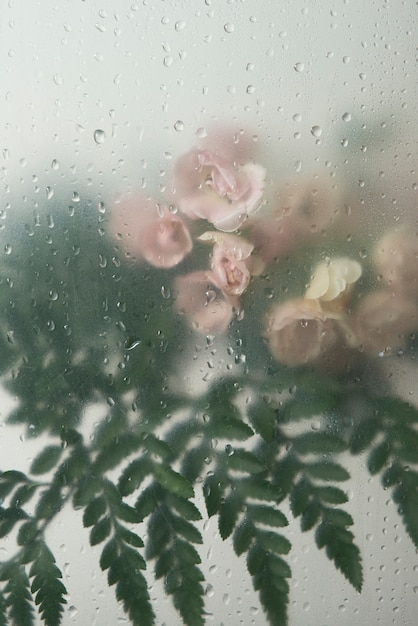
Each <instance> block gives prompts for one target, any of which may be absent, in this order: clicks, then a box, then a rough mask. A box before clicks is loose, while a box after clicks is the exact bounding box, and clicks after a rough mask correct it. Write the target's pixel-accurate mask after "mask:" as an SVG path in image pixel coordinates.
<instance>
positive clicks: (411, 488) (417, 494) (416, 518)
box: [393, 470, 418, 548]
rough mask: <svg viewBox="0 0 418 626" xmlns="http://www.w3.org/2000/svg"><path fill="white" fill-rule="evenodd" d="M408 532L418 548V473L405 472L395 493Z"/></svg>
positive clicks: (395, 499)
mask: <svg viewBox="0 0 418 626" xmlns="http://www.w3.org/2000/svg"><path fill="white" fill-rule="evenodd" d="M393 500H394V502H396V503H397V504H398V505H399V509H398V511H399V514H400V515H401V517H402V520H403V523H404V525H405V528H406V531H407V533H408V535H409V536H410V538H411V540H412V542H413V543H414V545H415V547H416V548H418V472H413V471H411V470H409V471H405V470H404V472H403V476H402V481H401V483H400V484H399V485H398V486H397V487H396V488H395V489H394V491H393Z"/></svg>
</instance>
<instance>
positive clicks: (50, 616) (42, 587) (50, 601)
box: [29, 541, 67, 626]
mask: <svg viewBox="0 0 418 626" xmlns="http://www.w3.org/2000/svg"><path fill="white" fill-rule="evenodd" d="M29 577H30V578H32V584H31V592H32V593H33V594H36V595H35V603H36V605H37V607H38V611H39V614H40V616H41V618H42V620H43V621H44V622H45V626H59V624H60V623H61V615H62V612H63V605H64V604H66V602H67V601H66V599H65V597H64V595H65V594H66V593H67V590H66V589H65V587H64V585H63V583H62V582H61V578H62V574H61V572H60V570H59V569H58V567H57V566H56V564H55V559H54V557H53V555H52V553H51V551H50V550H49V549H48V547H47V546H46V544H45V543H44V542H42V541H39V542H38V545H37V554H36V558H35V559H34V560H33V563H32V565H31V568H30V571H29Z"/></svg>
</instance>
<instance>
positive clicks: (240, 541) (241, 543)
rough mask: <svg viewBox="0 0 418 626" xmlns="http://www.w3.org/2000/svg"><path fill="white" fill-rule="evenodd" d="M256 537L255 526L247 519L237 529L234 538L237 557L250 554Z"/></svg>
mask: <svg viewBox="0 0 418 626" xmlns="http://www.w3.org/2000/svg"><path fill="white" fill-rule="evenodd" d="M255 535H256V532H255V528H254V525H253V524H252V522H250V521H249V520H248V518H247V517H245V518H244V519H243V520H242V522H241V523H240V524H239V525H238V526H237V527H236V529H235V532H234V536H233V546H234V551H235V554H236V555H237V556H241V554H243V553H244V552H248V550H249V548H250V546H251V544H252V542H253V539H254V537H255Z"/></svg>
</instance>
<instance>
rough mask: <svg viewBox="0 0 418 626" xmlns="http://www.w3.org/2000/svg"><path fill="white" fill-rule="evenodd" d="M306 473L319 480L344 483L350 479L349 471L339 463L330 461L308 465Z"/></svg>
mask: <svg viewBox="0 0 418 626" xmlns="http://www.w3.org/2000/svg"><path fill="white" fill-rule="evenodd" d="M304 469H305V471H306V472H307V473H308V474H310V475H311V476H312V478H316V479H318V480H326V481H344V480H348V479H349V478H350V474H349V473H348V471H347V470H346V469H345V468H344V467H342V465H339V464H338V463H331V462H329V461H323V462H322V461H318V462H316V463H307V464H306V465H305V467H304Z"/></svg>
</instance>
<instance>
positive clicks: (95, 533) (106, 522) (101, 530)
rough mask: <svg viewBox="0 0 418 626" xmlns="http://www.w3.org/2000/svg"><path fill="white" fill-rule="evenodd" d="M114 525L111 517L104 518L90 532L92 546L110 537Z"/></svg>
mask: <svg viewBox="0 0 418 626" xmlns="http://www.w3.org/2000/svg"><path fill="white" fill-rule="evenodd" d="M111 528H112V524H111V521H110V518H109V517H103V518H102V519H101V520H100V521H99V522H97V524H96V525H95V526H93V528H92V529H91V531H90V545H92V546H95V545H97V544H98V543H101V542H102V541H104V540H105V539H106V537H108V536H109V534H110V531H111Z"/></svg>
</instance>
